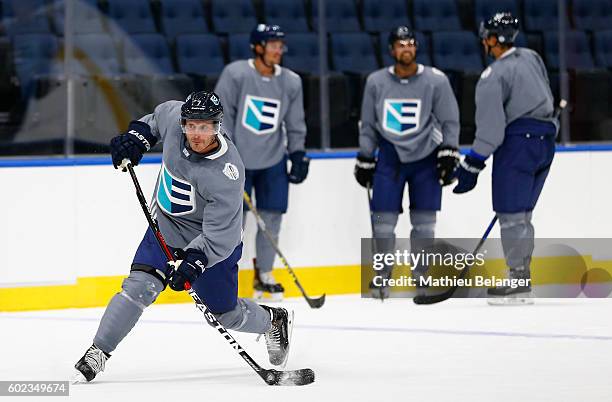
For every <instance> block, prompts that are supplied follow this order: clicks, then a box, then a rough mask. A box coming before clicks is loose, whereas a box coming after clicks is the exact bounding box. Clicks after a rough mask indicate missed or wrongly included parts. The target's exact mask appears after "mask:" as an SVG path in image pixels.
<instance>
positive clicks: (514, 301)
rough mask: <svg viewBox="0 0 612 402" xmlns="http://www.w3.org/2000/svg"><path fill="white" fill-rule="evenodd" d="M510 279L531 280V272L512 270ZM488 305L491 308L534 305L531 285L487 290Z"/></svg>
mask: <svg viewBox="0 0 612 402" xmlns="http://www.w3.org/2000/svg"><path fill="white" fill-rule="evenodd" d="M510 277H511V278H516V279H531V275H530V272H529V270H528V269H527V270H525V269H520V270H510ZM487 296H488V297H489V298H488V299H487V303H489V305H491V306H520V305H527V304H533V298H532V297H533V296H532V293H531V285H530V284H528V285H527V286H517V287H514V288H513V287H511V286H497V287H494V288H490V289H488V290H487Z"/></svg>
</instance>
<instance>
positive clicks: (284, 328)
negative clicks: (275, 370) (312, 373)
mask: <svg viewBox="0 0 612 402" xmlns="http://www.w3.org/2000/svg"><path fill="white" fill-rule="evenodd" d="M262 307H263V308H264V309H266V310H267V311H268V312H269V313H270V319H271V322H272V327H271V328H270V329H269V330H268V332H266V333H265V334H264V337H265V338H266V347H267V348H268V354H269V357H270V363H272V364H274V365H275V366H283V367H284V366H285V364H286V363H287V358H288V356H289V347H290V346H291V332H292V331H293V311H287V310H286V309H284V308H281V307H268V306H262Z"/></svg>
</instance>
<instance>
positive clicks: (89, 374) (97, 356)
mask: <svg viewBox="0 0 612 402" xmlns="http://www.w3.org/2000/svg"><path fill="white" fill-rule="evenodd" d="M110 356H111V355H109V354H108V353H106V352H104V351H102V350H101V349H99V348H98V347H97V346H96V345H91V346H90V347H89V349H87V351H86V352H85V354H84V355H83V357H81V358H80V359H79V361H78V362H77V363H76V364H75V365H74V368H75V369H76V370H77V371H76V373H75V374H74V376H73V377H72V383H73V384H78V383H84V382H91V381H92V380H93V379H94V378H96V376H97V375H98V374H99V373H101V372H103V371H104V366H105V364H106V361H107V360H108V359H109V358H110Z"/></svg>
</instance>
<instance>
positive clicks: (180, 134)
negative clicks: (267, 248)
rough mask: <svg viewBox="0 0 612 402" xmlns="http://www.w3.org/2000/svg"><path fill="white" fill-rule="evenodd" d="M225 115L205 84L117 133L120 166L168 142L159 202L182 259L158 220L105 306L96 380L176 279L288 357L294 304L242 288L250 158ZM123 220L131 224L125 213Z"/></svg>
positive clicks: (157, 211) (274, 358) (93, 359)
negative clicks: (248, 295) (263, 299)
mask: <svg viewBox="0 0 612 402" xmlns="http://www.w3.org/2000/svg"><path fill="white" fill-rule="evenodd" d="M222 118H223V107H222V105H221V102H220V99H219V97H218V96H217V95H215V94H214V93H212V92H195V93H192V94H191V95H189V97H188V98H187V100H186V101H185V102H180V101H168V102H164V103H162V104H160V105H159V106H157V107H156V108H155V111H154V112H153V113H152V114H148V115H146V116H144V117H142V118H141V119H140V120H136V121H132V122H131V123H130V124H129V126H128V129H127V131H126V132H125V133H123V134H121V135H118V136H116V137H114V138H113V139H112V140H111V143H110V146H111V154H112V160H113V165H114V166H115V168H117V167H118V166H120V165H121V164H122V161H123V160H124V159H129V160H130V161H131V163H132V164H133V165H137V164H138V162H139V161H140V160H141V158H142V155H143V153H144V152H146V151H148V150H150V149H151V148H152V147H153V146H154V145H155V144H156V143H157V142H163V145H164V146H163V161H162V166H161V170H160V172H159V177H158V180H157V185H156V186H155V192H154V196H153V201H152V203H151V208H152V214H153V217H154V218H155V219H157V221H158V223H159V227H160V230H161V232H162V235H163V236H164V238H165V239H166V241H167V243H168V245H169V246H171V249H172V250H173V251H174V254H175V255H176V256H177V261H176V262H175V263H167V260H166V257H165V255H164V253H163V252H162V251H161V249H160V246H159V244H158V243H157V240H156V238H155V235H154V234H153V232H152V231H151V229H148V230H147V231H146V233H145V235H144V238H143V239H142V242H141V243H140V246H139V247H138V249H137V250H136V254H135V256H134V260H133V262H132V267H131V271H130V274H129V276H128V277H127V278H126V279H125V280H124V281H123V285H122V290H121V291H120V292H119V293H117V294H116V295H115V296H114V297H113V298H112V299H111V301H110V303H109V305H108V306H107V308H106V311H105V312H104V315H103V317H102V320H101V321H100V325H99V328H98V331H97V333H96V335H95V337H94V340H93V345H92V346H91V347H90V348H89V349H88V350H87V351H86V352H85V355H84V356H83V357H82V358H81V359H80V360H79V361H78V362H77V363H76V365H75V367H76V369H77V370H78V373H77V375H76V376H77V378H78V379H80V380H81V381H91V380H93V379H94V378H95V377H96V375H97V374H99V373H100V372H101V371H103V370H104V366H105V363H106V361H107V359H108V358H109V357H110V354H111V353H112V352H113V351H114V350H115V348H116V347H117V345H118V344H119V343H120V342H121V340H122V339H123V338H124V337H125V336H126V335H127V334H128V333H129V332H130V331H131V329H132V328H133V327H134V325H135V324H136V322H138V319H139V318H140V316H141V314H142V312H143V310H144V309H145V308H147V307H148V306H150V305H151V304H152V303H153V302H154V301H155V299H156V298H157V296H158V295H159V293H160V292H161V291H162V290H164V288H165V287H166V286H167V285H168V286H170V288H171V289H172V290H175V291H183V290H184V289H185V282H189V283H190V284H192V286H193V289H194V290H195V291H196V293H197V294H198V296H199V297H200V298H201V299H202V300H203V301H204V303H205V304H206V305H207V306H208V308H209V309H210V311H211V312H212V313H214V314H215V316H216V317H217V319H218V320H219V322H220V323H221V324H223V325H224V326H225V327H226V328H227V329H233V330H235V331H240V332H251V333H257V334H265V339H266V344H267V348H268V353H269V357H270V362H271V363H272V364H275V365H280V364H283V363H284V362H285V361H286V359H287V351H288V348H289V338H290V331H291V325H292V317H293V313H289V312H288V311H287V310H285V309H283V308H271V307H267V306H260V305H258V304H257V303H254V302H252V301H249V300H247V299H239V298H238V296H237V295H238V265H237V263H238V260H239V259H240V256H241V253H242V240H241V232H242V195H243V186H244V166H243V164H242V161H241V159H240V156H239V154H238V151H237V150H236V147H235V146H234V144H233V143H232V142H231V141H230V140H229V139H228V138H227V136H226V135H225V133H223V132H221V131H220V125H221V121H222ZM115 224H116V228H115V229H116V231H117V232H118V233H119V232H122V222H115ZM176 342H179V343H181V342H183V341H181V340H177V341H176ZM185 342H186V343H185V345H193V341H185ZM162 352H163V350H162V351H160V353H162ZM185 352H189V347H187V349H186V350H185Z"/></svg>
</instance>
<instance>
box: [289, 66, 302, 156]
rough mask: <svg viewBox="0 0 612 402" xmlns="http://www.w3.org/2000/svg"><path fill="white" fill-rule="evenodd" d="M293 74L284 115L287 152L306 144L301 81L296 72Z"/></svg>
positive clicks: (296, 149)
mask: <svg viewBox="0 0 612 402" xmlns="http://www.w3.org/2000/svg"><path fill="white" fill-rule="evenodd" d="M290 74H293V75H294V77H292V78H294V79H295V81H294V83H293V85H292V91H291V97H290V99H289V107H288V109H287V115H286V116H285V128H286V129H287V150H288V151H289V153H292V152H295V151H304V149H305V144H306V122H305V120H304V98H303V95H302V81H301V79H300V77H299V76H298V75H297V74H294V73H290Z"/></svg>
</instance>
